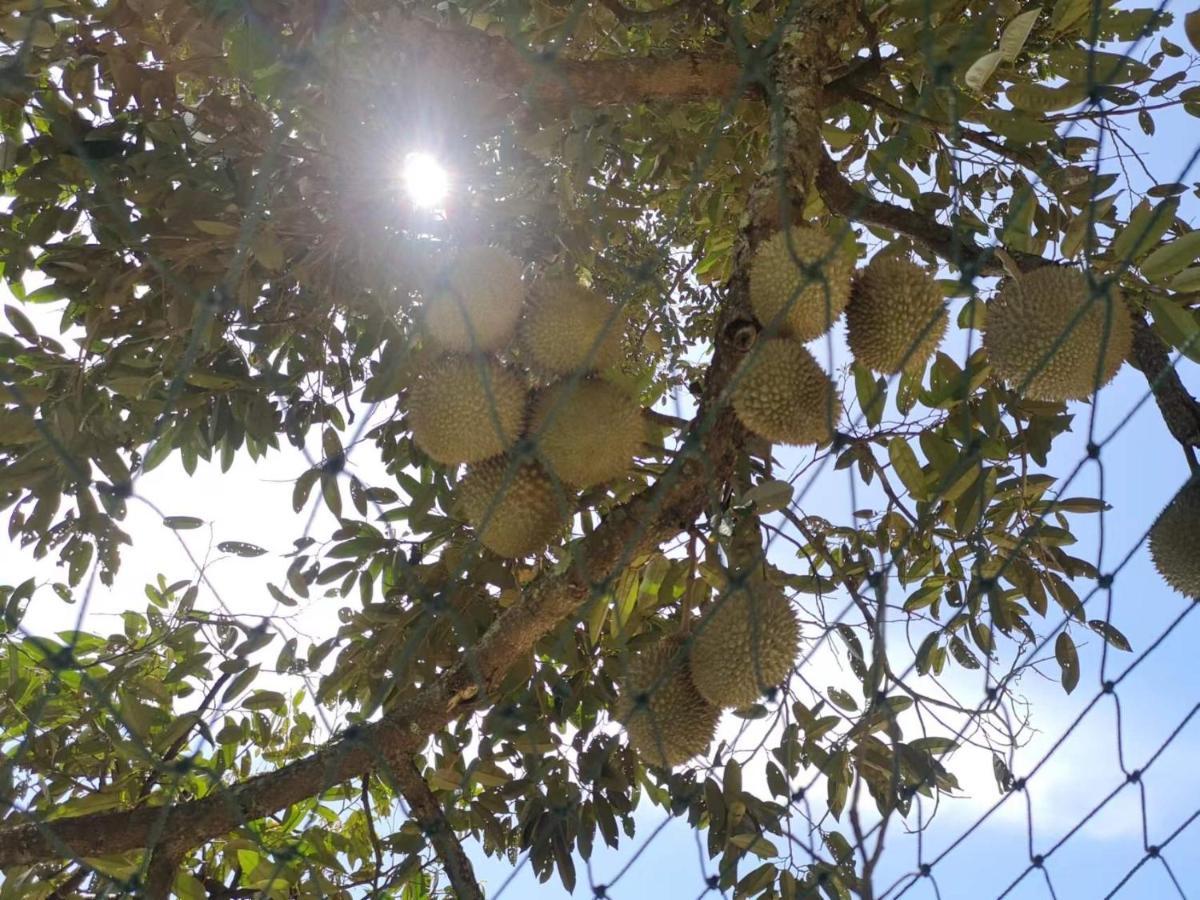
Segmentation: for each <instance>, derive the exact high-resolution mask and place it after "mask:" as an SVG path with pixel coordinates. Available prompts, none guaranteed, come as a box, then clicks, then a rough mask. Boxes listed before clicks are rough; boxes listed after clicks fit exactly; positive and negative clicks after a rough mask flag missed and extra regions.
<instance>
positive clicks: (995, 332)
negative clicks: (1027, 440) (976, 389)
mask: <svg viewBox="0 0 1200 900" xmlns="http://www.w3.org/2000/svg"><path fill="white" fill-rule="evenodd" d="M983 345H984V347H985V348H986V349H987V352H988V359H989V361H990V362H991V365H992V369H993V370H994V371H995V373H996V374H997V375H999V376H1000V377H1001V378H1003V379H1004V380H1005V381H1007V382H1008V383H1009V385H1011V386H1012V388H1013V389H1014V390H1018V391H1020V392H1021V393H1022V394H1024V395H1025V396H1027V397H1029V398H1030V399H1033V400H1045V401H1052V402H1053V401H1063V400H1084V399H1086V398H1088V397H1090V396H1091V395H1092V394H1094V393H1095V392H1096V390H1097V389H1098V388H1100V387H1103V386H1104V385H1106V384H1108V382H1110V381H1112V379H1113V376H1115V375H1116V374H1117V370H1118V369H1120V368H1121V363H1122V362H1124V360H1125V357H1126V356H1127V355H1128V354H1129V351H1130V349H1131V347H1132V346H1133V325H1132V322H1131V321H1130V318H1129V312H1128V310H1127V309H1126V307H1125V304H1124V303H1123V302H1122V300H1121V294H1120V291H1119V290H1118V289H1117V287H1116V285H1109V286H1108V287H1107V289H1105V288H1102V287H1101V286H1099V285H1097V286H1096V289H1095V292H1094V293H1093V290H1092V288H1091V286H1090V285H1089V284H1088V279H1087V276H1086V275H1084V274H1083V273H1082V272H1081V271H1079V270H1078V269H1073V268H1067V267H1062V266H1045V267H1043V268H1041V269H1035V270H1034V271H1032V272H1029V273H1028V274H1025V275H1022V276H1021V277H1020V278H1019V279H1012V280H1010V281H1009V282H1008V283H1007V284H1006V285H1005V286H1004V287H1003V288H1002V289H1001V290H1000V292H999V293H998V294H997V295H996V296H995V297H994V298H993V299H992V301H991V302H990V303H989V304H988V306H987V316H986V317H985V319H984V332H983ZM1097 372H1098V373H1099V375H1098V377H1097Z"/></svg>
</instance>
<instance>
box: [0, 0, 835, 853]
mask: <svg viewBox="0 0 1200 900" xmlns="http://www.w3.org/2000/svg"><path fill="white" fill-rule="evenodd" d="M853 21H854V19H853V13H852V10H850V9H849V7H848V6H846V5H844V4H838V3H833V4H830V3H825V2H823V0H810V3H809V4H808V5H806V7H805V8H803V9H802V10H801V11H800V12H798V14H797V19H796V26H795V27H793V28H792V29H790V33H789V35H788V37H787V39H786V40H785V41H784V42H783V44H782V45H781V48H780V50H779V51H778V53H777V54H776V61H775V71H776V73H777V74H778V75H779V76H780V77H783V78H786V79H790V80H789V81H787V82H785V83H784V84H783V88H784V90H783V91H782V93H781V96H782V98H783V102H784V103H785V104H786V105H787V110H786V112H787V117H788V119H789V121H790V122H792V123H793V124H795V125H796V126H797V128H800V129H802V130H796V128H789V129H785V130H784V132H783V138H782V139H783V141H784V144H783V146H780V147H778V148H777V150H778V152H777V153H775V154H773V155H774V156H775V157H777V158H784V159H787V160H789V161H790V162H791V163H792V164H793V165H794V166H798V167H799V168H796V169H794V170H793V171H791V172H788V173H787V176H788V178H787V180H788V181H789V182H790V184H792V185H798V186H803V185H806V184H808V183H809V182H810V181H811V179H812V177H813V175H814V174H815V167H816V165H817V162H818V159H819V153H820V149H819V148H820V135H819V130H818V129H819V123H820V117H819V115H818V114H817V113H816V108H817V103H818V101H819V98H820V91H821V87H820V84H821V82H820V79H821V77H822V75H823V73H825V72H826V71H828V70H829V68H830V66H831V65H832V64H833V63H835V62H837V61H838V60H839V51H840V48H841V44H842V42H843V40H844V38H845V37H846V34H847V33H848V31H849V29H850V27H851V25H852V24H853ZM480 37H482V38H483V40H485V41H489V42H490V41H491V40H492V39H491V38H486V37H484V36H482V35H481V36H480ZM489 46H492V45H490V44H489ZM489 52H490V51H489ZM505 64H506V65H508V64H511V60H509V61H508V62H506V63H505ZM525 71H526V74H528V71H529V70H528V69H527V70H525ZM778 177H779V176H778V174H769V175H768V176H767V177H766V178H765V182H764V185H763V187H762V188H761V189H760V190H758V191H756V196H757V197H758V200H759V202H758V203H757V204H756V208H755V212H754V214H753V215H752V216H751V219H750V221H749V222H748V223H747V226H746V227H745V229H744V230H743V232H742V234H741V236H740V238H739V241H738V247H737V251H736V258H737V260H738V264H737V266H736V269H735V274H734V276H733V278H732V279H731V282H730V284H729V285H728V286H727V289H726V296H725V300H724V301H723V303H722V309H721V312H720V314H719V316H718V325H717V329H716V333H715V334H714V340H713V344H714V353H713V361H712V363H711V365H710V366H709V369H708V372H707V375H706V378H705V383H704V389H703V393H702V398H701V403H700V409H699V412H698V413H697V416H696V418H695V419H694V420H693V422H692V425H691V427H690V428H689V430H688V432H687V435H686V436H685V439H684V445H683V447H682V449H681V451H680V452H679V454H678V455H677V457H676V459H675V461H674V462H673V463H672V465H671V466H670V467H669V468H668V469H667V471H666V472H665V473H664V474H663V475H662V476H661V477H660V478H659V479H658V480H657V481H656V483H655V484H654V485H652V486H651V487H649V488H647V489H646V490H644V491H643V492H641V493H640V494H638V495H637V496H635V497H633V498H632V499H631V500H629V501H628V502H627V503H625V504H623V505H622V506H620V507H618V508H616V509H615V510H613V511H612V512H611V513H610V514H609V515H608V516H607V517H606V518H605V519H604V521H603V522H602V523H601V524H600V525H599V526H598V527H597V528H596V530H595V531H593V532H592V533H591V534H590V535H588V536H587V537H586V538H584V539H582V540H581V541H579V542H578V543H577V544H576V545H575V546H574V547H573V548H572V552H573V556H574V558H575V559H576V560H577V562H578V564H577V565H575V566H572V567H571V568H569V569H568V570H567V571H564V572H558V573H555V572H546V573H544V574H543V575H542V576H540V577H539V578H537V579H535V580H534V581H533V582H532V583H531V584H530V585H529V586H528V587H527V588H526V590H525V594H524V596H523V597H522V600H521V602H519V603H517V604H514V605H513V606H511V607H510V608H508V609H507V610H506V611H505V612H504V613H503V614H502V615H501V616H500V617H499V618H498V619H497V620H496V621H495V622H494V623H493V624H492V626H491V627H490V628H489V629H488V631H487V632H486V633H485V634H484V635H483V637H482V638H481V639H480V640H479V642H478V644H477V645H476V646H475V647H474V648H472V649H471V650H470V651H469V652H468V653H466V654H465V655H464V658H463V659H462V660H461V661H460V663H459V664H458V665H457V666H455V667H454V668H453V669H451V670H450V671H449V672H447V673H446V674H445V675H444V676H443V677H442V678H440V679H439V680H437V681H435V682H433V683H431V684H429V685H428V686H426V687H423V688H421V689H420V690H418V691H416V692H415V693H414V694H412V695H411V696H409V697H408V698H406V699H404V700H401V701H400V702H399V703H398V704H397V706H396V707H395V708H394V709H392V710H391V711H389V713H388V714H387V715H386V716H385V717H384V718H383V719H381V720H379V721H377V722H373V723H371V724H368V725H364V726H360V727H355V728H353V729H351V730H349V731H348V732H347V733H346V734H344V735H343V736H342V737H341V738H340V739H339V740H337V741H334V742H332V743H331V744H329V745H328V746H326V747H324V748H322V749H321V750H319V751H317V752H316V753H314V754H312V755H311V756H308V757H306V758H305V759H302V760H299V761H297V762H294V763H291V764H289V765H286V766H283V767H282V768H280V769H277V770H275V771H273V772H269V773H265V774H263V775H259V776H256V777H254V778H251V779H248V780H247V781H245V782H242V783H240V784H238V785H234V786H232V787H216V788H214V790H213V793H212V794H210V795H208V796H206V797H204V798H202V799H199V800H192V801H188V802H185V803H178V804H175V805H173V806H172V807H171V808H170V809H169V810H168V811H166V812H165V813H164V811H163V810H162V808H161V807H153V806H151V807H143V808H139V809H136V810H130V811H116V812H105V813H98V814H94V815H84V816H77V817H68V818H62V819H54V820H50V821H38V822H31V823H29V824H25V825H19V826H16V827H13V828H9V829H7V830H5V831H2V832H0V867H3V866H12V865H23V864H30V863H34V862H38V861H41V860H46V859H53V858H60V857H63V856H82V857H89V856H104V855H107V854H111V853H120V852H125V851H128V850H134V849H139V848H147V847H149V846H150V845H151V843H152V841H153V839H154V837H155V836H156V835H161V837H160V843H162V844H166V845H167V846H170V847H186V848H193V847H197V846H199V845H201V844H202V843H204V842H205V841H207V840H211V839H213V838H215V837H218V836H220V835H222V834H227V833H228V832H230V831H232V830H234V829H235V828H237V827H239V826H241V825H243V824H245V823H247V822H250V821H253V820H255V819H261V818H263V817H265V816H268V815H270V814H271V813H274V812H276V811H278V810H281V809H285V808H286V807H288V806H291V805H292V804H294V803H298V802H300V801H301V800H304V799H306V798H308V797H311V796H314V795H316V794H320V793H321V792H323V791H325V790H327V789H328V788H330V787H332V786H334V785H337V784H340V783H341V782H343V781H346V780H347V779H350V778H353V777H355V776H359V775H362V774H365V773H367V772H371V771H374V770H376V769H377V768H385V769H387V770H389V771H390V772H391V773H392V774H396V773H401V772H406V771H407V770H408V769H411V768H412V755H413V754H414V753H416V752H418V751H419V750H420V749H421V748H422V747H423V746H424V744H425V742H426V741H427V740H428V738H429V736H430V735H432V734H434V733H435V732H436V731H438V730H439V729H440V728H442V727H444V726H445V725H446V724H447V723H448V722H450V721H452V720H453V719H455V718H456V717H458V716H459V715H461V714H462V713H463V711H464V709H465V708H466V704H468V703H469V702H470V701H472V700H479V701H492V700H494V699H495V696H496V690H497V688H498V687H499V686H500V684H501V683H502V681H503V680H504V677H505V675H506V674H507V672H508V671H509V669H510V668H511V667H512V666H513V665H514V664H515V663H516V662H518V661H519V660H523V659H525V658H527V657H528V655H529V653H530V652H531V651H532V649H533V646H534V644H535V643H536V642H537V641H538V640H539V639H540V638H542V637H543V636H544V635H546V634H547V633H549V632H550V631H552V630H553V629H554V628H556V627H557V626H558V625H559V624H560V623H562V622H563V621H564V620H567V619H568V618H569V617H572V616H574V615H576V614H578V612H579V611H580V609H581V608H582V607H583V605H584V603H585V602H586V601H587V600H588V599H590V598H591V597H593V596H595V595H596V594H598V593H600V592H602V591H603V589H604V586H605V585H606V584H607V583H608V582H609V581H610V580H611V579H612V578H614V577H616V576H617V575H618V574H619V573H620V572H621V571H622V570H623V568H624V567H625V566H626V565H627V564H628V563H629V561H630V560H632V559H634V558H636V557H637V556H639V555H641V554H643V553H645V552H648V551H649V550H652V549H653V548H655V547H657V546H659V545H660V544H662V543H663V542H665V541H667V540H669V539H671V538H673V537H675V536H676V535H678V534H679V533H680V532H683V531H686V530H687V529H688V528H690V527H691V526H692V525H693V523H694V522H695V520H696V519H697V518H698V517H699V515H700V514H701V513H702V512H703V511H704V510H705V507H706V505H707V504H708V501H709V498H710V497H713V496H714V495H718V496H719V491H720V487H721V485H723V484H724V483H725V482H726V480H727V479H728V476H729V473H730V472H731V470H732V466H733V460H734V458H735V452H736V450H737V447H738V444H739V441H740V440H741V438H742V435H743V432H742V430H741V427H740V426H739V425H738V424H737V421H736V418H735V417H734V415H733V412H732V410H731V409H730V408H729V404H728V402H727V396H726V395H727V387H728V384H729V381H730V378H731V376H732V374H733V372H734V371H735V369H736V368H737V366H738V364H739V363H740V362H741V360H742V359H743V357H744V356H745V354H746V352H747V351H748V350H749V349H750V347H751V346H752V345H753V342H754V335H755V333H756V328H755V326H754V323H753V320H752V318H751V317H750V315H749V313H748V308H749V304H748V298H747V278H746V273H745V268H746V267H745V263H746V261H747V260H748V259H749V256H750V254H751V253H752V251H753V249H754V247H755V246H756V245H757V243H758V242H759V241H761V240H762V239H763V238H764V237H766V236H767V235H769V233H770V231H771V229H772V228H774V227H777V225H778V221H779V219H780V218H781V216H780V210H779V209H778V204H777V203H775V204H772V203H770V202H767V198H777V197H778V183H777V179H778ZM410 802H411V801H410ZM164 820H165V826H164Z"/></svg>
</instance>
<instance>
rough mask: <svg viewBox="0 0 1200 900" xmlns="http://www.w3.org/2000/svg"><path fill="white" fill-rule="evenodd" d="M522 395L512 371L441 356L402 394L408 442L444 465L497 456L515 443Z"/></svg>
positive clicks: (488, 361) (475, 359) (483, 360)
mask: <svg viewBox="0 0 1200 900" xmlns="http://www.w3.org/2000/svg"><path fill="white" fill-rule="evenodd" d="M527 399H528V392H527V391H526V388H525V384H524V382H523V381H522V379H521V378H520V376H519V375H517V374H516V373H515V372H513V371H512V370H511V369H508V368H505V367H504V366H502V365H501V364H500V363H499V362H497V361H496V360H494V359H492V358H490V357H482V356H447V357H445V358H443V359H442V360H440V361H439V362H437V363H436V364H435V365H434V366H433V368H431V369H430V370H429V371H428V372H425V373H424V374H422V375H420V376H419V377H418V379H417V382H416V384H414V385H413V386H412V388H411V389H410V390H409V392H408V398H407V406H408V424H409V427H410V428H411V429H412V436H413V440H414V441H415V442H416V444H417V446H418V447H420V448H421V449H422V450H424V451H425V453H427V454H428V455H429V456H430V458H432V459H434V460H436V461H437V462H440V463H444V464H446V465H453V464H455V463H464V462H476V461H478V460H481V459H487V458H488V457H489V456H495V455H497V454H499V453H503V452H504V451H505V450H506V449H508V448H509V447H510V446H512V444H513V443H514V442H515V441H516V439H517V437H518V436H519V435H520V433H521V425H522V423H523V420H524V418H525V405H526V401H527Z"/></svg>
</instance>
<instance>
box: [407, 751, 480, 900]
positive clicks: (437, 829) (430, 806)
mask: <svg viewBox="0 0 1200 900" xmlns="http://www.w3.org/2000/svg"><path fill="white" fill-rule="evenodd" d="M392 776H393V778H394V779H395V781H396V784H397V785H398V786H399V788H400V793H401V794H403V795H404V799H405V800H407V801H408V806H409V810H410V811H411V813H412V817H413V819H415V820H416V822H417V824H418V825H420V826H421V829H422V831H424V832H425V834H426V835H427V836H428V838H429V842H430V843H431V844H433V849H434V850H436V851H437V855H438V859H440V860H441V862H442V868H443V869H444V870H445V872H446V877H447V878H449V879H450V886H451V887H453V888H454V896H455V897H457V898H458V900H483V890H482V889H481V888H480V887H479V882H478V881H477V880H476V878H475V869H474V868H473V867H472V866H471V860H470V858H469V857H468V856H467V854H466V851H465V850H463V846H462V843H461V842H460V841H459V840H458V836H457V835H455V833H454V829H453V828H452V827H451V826H450V823H449V822H448V821H447V820H446V813H445V812H444V811H443V810H442V804H441V803H440V802H439V801H438V798H437V797H436V796H434V793H433V791H432V790H431V789H430V787H429V784H428V783H427V782H426V781H425V779H424V778H423V777H422V775H421V773H420V772H418V771H417V769H416V767H415V766H414V765H412V764H411V763H410V764H408V765H406V766H401V767H399V768H398V769H396V770H395V771H394V772H393V773H392Z"/></svg>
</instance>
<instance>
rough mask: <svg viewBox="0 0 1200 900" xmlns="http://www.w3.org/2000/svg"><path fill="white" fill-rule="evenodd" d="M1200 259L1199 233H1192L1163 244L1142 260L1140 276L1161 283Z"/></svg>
mask: <svg viewBox="0 0 1200 900" xmlns="http://www.w3.org/2000/svg"><path fill="white" fill-rule="evenodd" d="M1196 259H1200V231H1193V232H1190V233H1188V234H1185V235H1183V236H1182V237H1177V238H1176V239H1175V240H1173V241H1170V242H1168V243H1166V244H1163V245H1162V246H1161V247H1159V248H1158V249H1156V250H1155V251H1154V252H1153V253H1151V254H1150V255H1149V256H1147V257H1146V258H1145V259H1144V260H1142V265H1141V270H1142V274H1143V275H1145V276H1146V277H1147V278H1149V279H1150V280H1151V281H1161V280H1163V279H1165V278H1167V277H1168V276H1171V275H1174V274H1175V273H1177V272H1179V271H1180V270H1181V269H1183V268H1185V267H1187V266H1190V265H1191V264H1192V263H1193V262H1195V261H1196Z"/></svg>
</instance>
